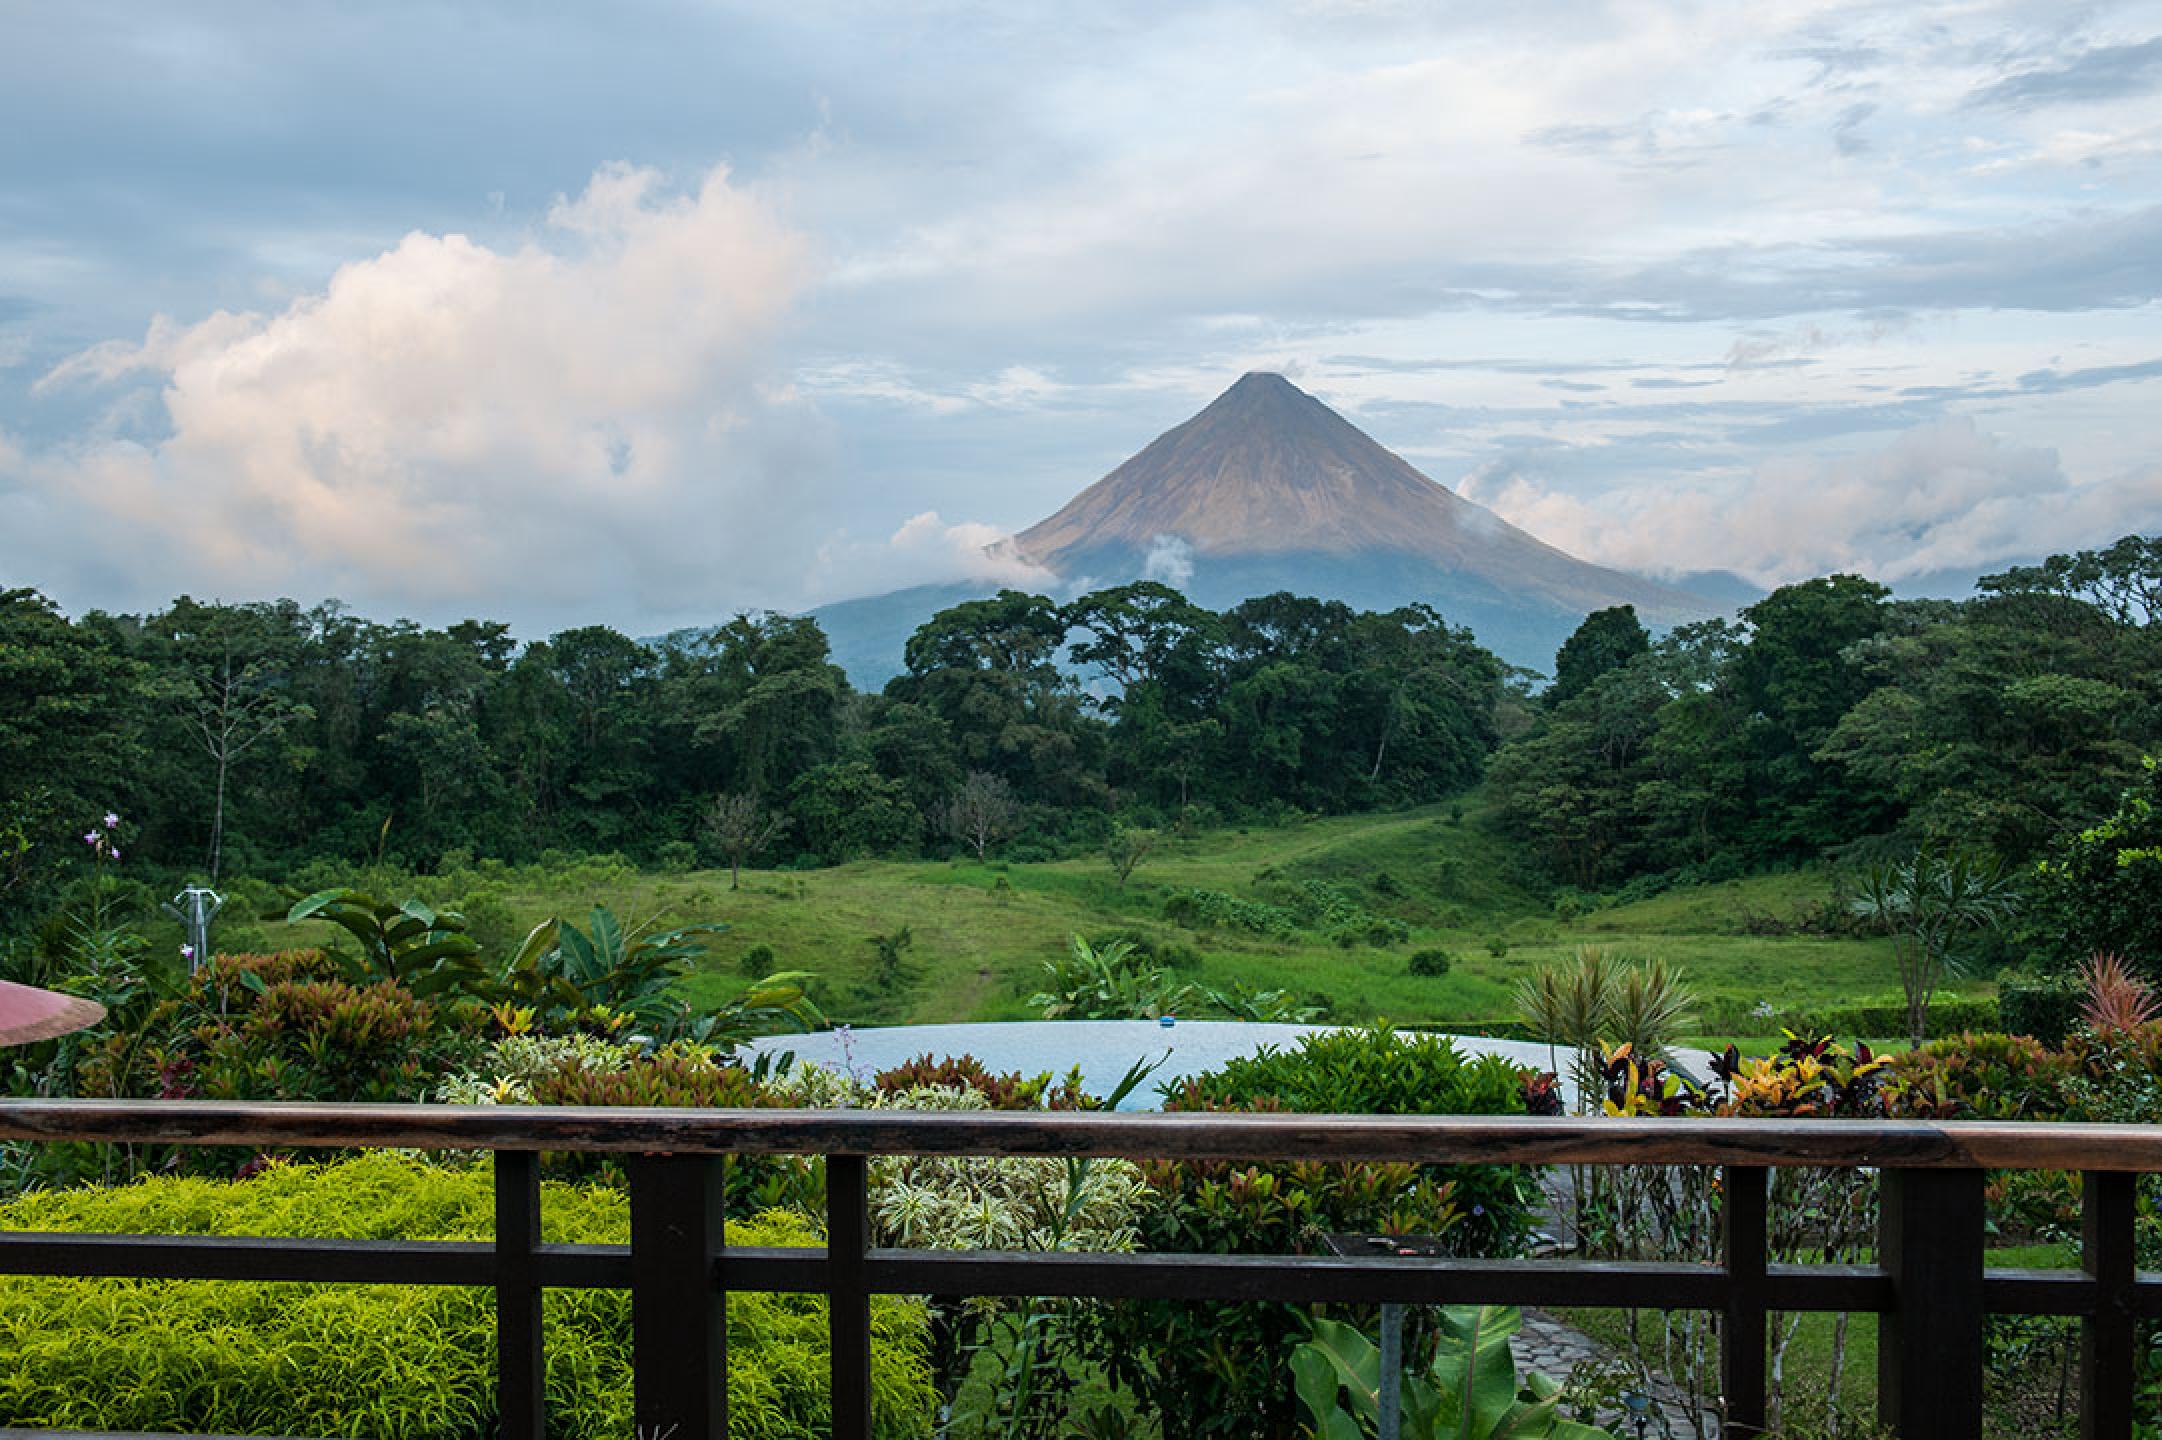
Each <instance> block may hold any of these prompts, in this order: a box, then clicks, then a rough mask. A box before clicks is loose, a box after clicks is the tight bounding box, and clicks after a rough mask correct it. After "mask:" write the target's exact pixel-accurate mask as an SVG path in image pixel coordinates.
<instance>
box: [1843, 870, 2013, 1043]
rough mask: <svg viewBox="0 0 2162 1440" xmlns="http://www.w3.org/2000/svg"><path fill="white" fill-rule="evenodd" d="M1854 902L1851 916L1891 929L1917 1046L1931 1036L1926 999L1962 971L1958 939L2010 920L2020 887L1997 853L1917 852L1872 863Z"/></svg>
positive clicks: (1911, 1033)
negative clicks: (1902, 858) (1960, 968)
mask: <svg viewBox="0 0 2162 1440" xmlns="http://www.w3.org/2000/svg"><path fill="white" fill-rule="evenodd" d="M1851 903H1852V907H1853V910H1854V913H1855V914H1857V915H1859V916H1861V917H1862V918H1863V919H1865V920H1870V921H1873V922H1875V923H1877V924H1880V925H1882V926H1884V927H1885V928H1886V929H1888V930H1890V931H1891V932H1892V937H1893V941H1894V945H1895V953H1896V955H1897V956H1898V962H1899V983H1900V987H1901V988H1902V989H1903V990H1904V991H1905V992H1906V997H1907V1033H1908V1038H1909V1039H1910V1040H1912V1041H1913V1043H1914V1044H1915V1045H1916V1046H1920V1045H1921V1043H1922V1042H1923V1040H1925V1039H1926V1038H1927V1037H1928V1033H1929V1002H1930V998H1931V997H1932V996H1933V995H1935V994H1936V991H1937V987H1938V986H1939V985H1940V984H1942V983H1943V981H1944V978H1945V976H1946V975H1947V974H1950V973H1953V972H1955V971H1956V970H1957V969H1958V968H1959V965H1960V956H1959V952H1958V948H1957V947H1958V945H1959V944H1960V942H1961V940H1962V939H1963V938H1964V937H1965V936H1967V935H1971V934H1973V933H1975V932H1978V931H1984V930H1993V929H1996V928H1997V927H1999V926H2001V925H2003V924H2004V923H2005V922H2006V921H2008V920H2010V919H2011V918H2012V916H2013V915H2014V914H2015V913H2016V912H2017V910H2018V908H2019V891H2018V888H2017V884H2016V881H2015V879H2014V877H2013V876H2012V875H2011V873H2009V872H2008V871H2007V870H2006V869H2005V868H2004V866H2003V865H2002V864H2001V863H2000V862H1999V861H1998V860H1997V859H1995V858H1994V857H1991V856H1981V855H1975V854H1971V853H1968V852H1964V851H1950V852H1946V851H1938V850H1922V851H1919V852H1917V853H1916V854H1915V855H1913V856H1912V857H1911V858H1909V859H1906V860H1895V861H1886V862H1884V863H1881V864H1877V865H1873V866H1871V867H1869V869H1867V870H1865V871H1864V872H1863V873H1862V876H1861V879H1860V882H1859V884H1858V886H1857V888H1856V892H1855V897H1854V899H1853V901H1852V902H1851Z"/></svg>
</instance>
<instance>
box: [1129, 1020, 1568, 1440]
mask: <svg viewBox="0 0 2162 1440" xmlns="http://www.w3.org/2000/svg"><path fill="white" fill-rule="evenodd" d="M1164 1108H1165V1109H1167V1110H1265V1111H1296V1112H1301V1113H1309V1114H1319V1113H1330V1112H1338V1113H1341V1112H1350V1113H1369V1114H1522V1113H1524V1101H1523V1092H1522V1087H1521V1085H1520V1083H1519V1079H1518V1072H1517V1070H1516V1068H1515V1067H1514V1066H1512V1065H1509V1064H1507V1063H1506V1062H1504V1061H1501V1060H1498V1059H1496V1058H1494V1057H1481V1058H1479V1059H1476V1060H1466V1059H1465V1057H1464V1056H1463V1055H1462V1054H1461V1053H1460V1052H1458V1051H1457V1050H1456V1049H1455V1047H1454V1046H1452V1045H1450V1044H1449V1043H1448V1042H1447V1041H1446V1040H1443V1039H1440V1038H1438V1037H1434V1036H1425V1035H1417V1036H1409V1037H1406V1036H1400V1035H1398V1034H1396V1033H1395V1032H1394V1031H1392V1030H1390V1029H1388V1028H1387V1027H1385V1026H1378V1025H1377V1026H1374V1027H1371V1028H1367V1029H1360V1030H1334V1031H1320V1032H1316V1033H1313V1034H1310V1035H1307V1036H1304V1037H1302V1039H1301V1041H1300V1043H1299V1046H1298V1048H1297V1049H1295V1050H1277V1049H1273V1048H1265V1049H1263V1050H1261V1051H1260V1052H1258V1053H1257V1054H1254V1055H1252V1056H1249V1057H1246V1058H1243V1059H1237V1060H1233V1061H1231V1062H1229V1063H1227V1064H1226V1065H1225V1066H1223V1067H1222V1068H1221V1069H1219V1070H1216V1071H1212V1072H1209V1073H1207V1074H1204V1075H1200V1076H1196V1077H1194V1078H1193V1079H1190V1080H1188V1081H1187V1082H1186V1083H1185V1084H1183V1085H1181V1086H1178V1087H1177V1088H1175V1089H1168V1088H1167V1093H1166V1099H1165V1106H1164ZM1142 1172H1143V1174H1144V1175H1146V1176H1147V1177H1148V1180H1149V1183H1150V1186H1151V1188H1152V1190H1153V1192H1154V1196H1155V1198H1154V1200H1153V1201H1152V1203H1151V1204H1150V1205H1149V1206H1148V1207H1147V1208H1146V1209H1145V1210H1144V1211H1143V1214H1142V1216H1141V1220H1140V1230H1141V1235H1142V1239H1143V1241H1144V1242H1145V1243H1146V1246H1147V1248H1148V1249H1150V1250H1170V1251H1188V1252H1194V1251H1199V1252H1203V1253H1219V1254H1221V1253H1231V1254H1279V1255H1281V1254H1318V1253H1326V1245H1327V1238H1326V1237H1327V1236H1328V1235H1330V1234H1331V1233H1345V1232H1349V1233H1389V1234H1420V1235H1431V1236H1440V1237H1443V1238H1444V1240H1445V1241H1446V1242H1447V1244H1448V1246H1449V1247H1450V1248H1451V1249H1453V1250H1455V1251H1457V1252H1458V1253H1486V1254H1491V1253H1511V1252H1513V1251H1515V1250H1516V1249H1517V1248H1518V1247H1519V1245H1520V1244H1521V1241H1522V1238H1523V1236H1524V1235H1525V1234H1526V1233H1527V1231H1528V1229H1529V1225H1530V1207H1531V1202H1532V1201H1533V1199H1534V1198H1535V1197H1536V1186H1535V1184H1534V1181H1533V1179H1532V1177H1531V1174H1530V1172H1528V1171H1522V1170H1518V1169H1514V1168H1511V1167H1504V1166H1480V1167H1444V1166H1414V1165H1359V1164H1324V1163H1320V1162H1307V1163H1303V1164H1294V1165H1277V1166H1259V1165H1254V1166H1234V1165H1227V1164H1182V1163H1174V1162H1159V1163H1155V1164H1149V1165H1144V1166H1143V1167H1142ZM1113 1311H1114V1313H1113V1316H1112V1318H1111V1320H1110V1321H1109V1323H1107V1324H1106V1326H1105V1327H1104V1331H1103V1334H1102V1337H1101V1343H1102V1345H1103V1347H1104V1353H1105V1357H1106V1364H1107V1365H1108V1366H1109V1368H1110V1370H1111V1372H1112V1373H1113V1374H1114V1375H1116V1376H1118V1377H1119V1378H1120V1379H1121V1380H1122V1382H1123V1383H1125V1384H1127V1385H1128V1386H1129V1387H1130V1388H1132V1389H1133V1390H1134V1392H1135V1393H1136V1394H1137V1395H1139V1396H1141V1397H1142V1398H1143V1400H1144V1401H1145V1402H1146V1403H1149V1404H1152V1405H1154V1406H1155V1407H1156V1408H1157V1411H1158V1418H1159V1419H1160V1421H1161V1424H1162V1428H1163V1433H1164V1434H1165V1435H1166V1436H1176V1437H1199V1436H1234V1435H1239V1436H1243V1435H1251V1434H1262V1435H1280V1434H1289V1433H1292V1431H1293V1429H1294V1426H1295V1422H1296V1419H1297V1415H1296V1410H1295V1408H1294V1404H1293V1400H1292V1384H1291V1373H1290V1369H1289V1354H1290V1350H1291V1347H1292V1346H1293V1345H1294V1344H1296V1342H1297V1341H1298V1340H1300V1339H1301V1338H1304V1335H1305V1333H1306V1331H1307V1324H1306V1321H1305V1319H1304V1318H1303V1316H1302V1314H1301V1312H1300V1311H1299V1310H1298V1309H1297V1308H1295V1307H1292V1306H1289V1305H1279V1304H1239V1305H1220V1306H1209V1307H1202V1306H1196V1305H1191V1304H1182V1303H1172V1302H1133V1303H1128V1304H1122V1305H1118V1306H1116V1307H1113ZM1432 1344H1433V1331H1432V1328H1431V1323H1430V1320H1429V1319H1428V1318H1427V1317H1425V1316H1424V1315H1423V1313H1422V1314H1420V1315H1418V1316H1417V1317H1416V1318H1415V1320H1414V1323H1413V1325H1412V1327H1411V1333H1410V1334H1409V1335H1408V1336H1407V1350H1406V1354H1407V1356H1408V1357H1413V1358H1416V1357H1418V1356H1421V1355H1423V1354H1426V1353H1428V1352H1429V1351H1430V1349H1431V1346H1432Z"/></svg>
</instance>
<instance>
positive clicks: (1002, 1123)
mask: <svg viewBox="0 0 2162 1440" xmlns="http://www.w3.org/2000/svg"><path fill="white" fill-rule="evenodd" d="M0 1140H78V1141H92V1142H108V1143H129V1144H166V1145H243V1146H256V1147H261V1148H276V1147H296V1148H337V1147H344V1146H354V1147H361V1148H375V1147H397V1148H404V1149H417V1150H438V1149H440V1150H551V1151H575V1152H588V1153H604V1154H657V1153H667V1154H680V1155H730V1154H742V1155H797V1154H801V1155H966V1156H999V1155H1012V1156H1024V1155H1040V1156H1041V1155H1048V1156H1065V1155H1093V1156H1107V1157H1116V1158H1124V1159H1133V1160H1146V1159H1160V1160H1243V1161H1256V1162H1259V1161H1298V1160H1332V1161H1398V1162H1409V1163H1417V1164H1442V1165H1761V1166H1768V1167H1773V1168H1778V1167H1789V1166H1838V1167H1854V1166H1860V1167H1867V1168H1885V1169H1899V1170H2082V1171H2084V1170H2094V1171H2118V1172H2128V1173H2141V1174H2146V1173H2154V1172H2162V1126H2153V1125H2089V1124H2044V1123H2027V1122H2006V1121H1966V1120H1957V1121H1927V1120H1756V1119H1705V1118H1688V1119H1667V1120H1662V1119H1600V1118H1554V1119H1547V1118H1541V1117H1533V1116H1521V1115H1518V1116H1468V1115H1467V1116H1457V1115H1284V1114H1265V1115H1256V1114H1246V1113H1221V1112H1203V1111H1195V1112H1174V1113H1169V1114H1161V1113H1117V1114H1113V1113H1106V1112H1102V1111H1049V1112H1046V1111H1002V1110H973V1111H966V1110H965V1111H909V1110H791V1109H753V1110H699V1109H674V1108H662V1109H644V1108H617V1107H611V1106H527V1105H503V1106H495V1105H337V1104H295V1103H255V1102H237V1101H236V1102H220V1101H203V1100H0Z"/></svg>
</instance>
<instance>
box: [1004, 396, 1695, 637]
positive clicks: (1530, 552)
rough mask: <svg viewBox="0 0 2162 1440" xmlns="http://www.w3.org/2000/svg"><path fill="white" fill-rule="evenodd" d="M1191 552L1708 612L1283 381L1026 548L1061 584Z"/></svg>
mask: <svg viewBox="0 0 2162 1440" xmlns="http://www.w3.org/2000/svg"><path fill="white" fill-rule="evenodd" d="M1167 540H1177V541H1180V542H1183V543H1184V544H1185V545H1186V546H1188V547H1190V548H1191V551H1192V554H1193V555H1194V557H1195V558H1196V559H1197V560H1199V561H1202V562H1207V561H1209V560H1219V561H1221V560H1231V559H1238V558H1242V557H1260V556H1292V555H1305V556H1318V557H1330V558H1331V559H1332V560H1333V561H1335V562H1338V563H1341V562H1344V561H1355V560H1358V559H1360V558H1361V557H1366V558H1371V559H1374V560H1375V561H1377V562H1379V563H1385V564H1389V565H1391V566H1401V565H1402V563H1403V562H1405V561H1407V560H1410V561H1416V562H1419V563H1421V564H1423V565H1425V566H1428V567H1432V568H1433V569H1434V570H1436V571H1440V572H1445V573H1447V574H1448V575H1450V576H1453V577H1455V578H1457V579H1459V580H1467V581H1476V582H1479V583H1480V584H1481V585H1482V586H1483V587H1486V588H1490V589H1491V590H1493V591H1494V592H1496V593H1497V594H1513V595H1517V596H1519V597H1520V598H1523V599H1526V600H1536V601H1542V602H1546V603H1549V604H1555V605H1559V606H1562V607H1566V608H1570V609H1575V610H1579V611H1584V610H1592V609H1597V608H1599V607H1601V606H1605V605H1616V604H1623V603H1630V604H1635V605H1637V606H1638V607H1639V608H1640V609H1643V610H1645V611H1646V612H1647V616H1646V618H1655V617H1658V616H1676V617H1678V616H1680V615H1683V614H1701V613H1705V612H1706V611H1707V610H1708V609H1709V608H1711V607H1707V606H1705V605H1704V604H1702V603H1701V602H1699V601H1697V600H1696V599H1695V597H1692V596H1688V595H1685V594H1683V593H1681V592H1680V591H1676V590H1673V589H1670V588H1669V587H1666V586H1663V585H1658V584H1655V583H1654V582H1651V581H1648V580H1645V579H1642V578H1641V577H1638V576H1634V575H1625V574H1622V573H1621V572H1619V571H1614V570H1608V569H1604V568H1602V567H1600V566H1596V565H1591V564H1587V563H1585V562H1584V561H1581V560H1578V559H1576V558H1574V557H1573V556H1570V555H1568V554H1565V553H1564V552H1562V551H1560V550H1557V549H1555V548H1554V547H1553V546H1551V545H1547V544H1545V543H1544V542H1542V541H1540V540H1537V539H1535V538H1533V537H1532V536H1531V535H1528V534H1526V533H1525V532H1524V531H1522V530H1519V529H1517V528H1516V527H1515V526H1513V525H1511V524H1509V523H1508V522H1507V521H1505V520H1503V519H1502V518H1501V517H1500V516H1498V515H1496V514H1494V513H1493V512H1492V511H1490V510H1487V509H1485V508H1484V507H1482V506H1479V505H1475V504H1473V503H1472V502H1470V501H1468V500H1465V499H1463V498H1461V497H1459V496H1458V495H1456V494H1454V493H1453V492H1451V491H1449V490H1448V489H1446V488H1444V487H1443V486H1440V485H1437V484H1435V483H1434V482H1433V481H1432V480H1429V479H1428V478H1427V477H1426V476H1424V475H1422V474H1420V473H1419V472H1418V471H1417V470H1416V469H1414V468H1413V467H1412V466H1411V465H1410V464H1408V463H1406V462H1405V461H1404V460H1403V459H1402V458H1401V457H1400V456H1398V455H1395V454H1393V453H1392V452H1390V451H1389V450H1387V449H1385V448H1384V447H1383V446H1381V445H1380V444H1379V443H1377V442H1376V441H1375V440H1374V439H1373V438H1372V437H1371V436H1369V435H1367V434H1366V433H1365V432H1364V431H1362V430H1360V429H1359V428H1358V427H1357V426H1355V425H1353V424H1352V423H1351V422H1350V421H1348V420H1346V419H1345V418H1344V417H1343V416H1341V415H1339V414H1337V413H1336V412H1335V411H1334V410H1331V409H1330V408H1329V407H1328V406H1327V405H1324V404H1323V403H1322V402H1321V401H1319V400H1317V399H1315V398H1314V397H1313V396H1311V395H1309V394H1307V393H1306V392H1305V391H1304V390H1301V389H1299V387H1298V386H1296V385H1294V384H1292V383H1291V382H1290V381H1289V380H1286V379H1285V378H1284V377H1283V376H1281V375H1274V374H1267V373H1261V372H1256V373H1252V374H1247V375H1243V376H1241V377H1240V378H1239V380H1238V382H1237V383H1236V384H1234V385H1233V386H1232V387H1231V388H1230V389H1229V390H1226V391H1225V392H1224V393H1223V394H1222V395H1219V396H1218V397H1217V398H1216V399H1215V400H1214V401H1213V402H1211V403H1210V404H1209V406H1208V408H1206V409H1204V410H1203V411H1201V413H1200V414H1198V415H1196V416H1194V418H1193V419H1191V420H1188V421H1187V422H1186V423H1185V424H1183V425H1180V426H1178V427H1177V428H1176V429H1173V430H1169V431H1166V432H1165V433H1164V434H1162V435H1160V436H1158V437H1157V438H1156V439H1155V440H1154V441H1153V442H1152V443H1151V444H1150V445H1149V446H1148V448H1146V449H1144V450H1143V451H1141V452H1140V453H1139V454H1138V455H1135V456H1134V457H1133V458H1132V459H1131V460H1128V461H1127V462H1126V463H1125V464H1123V465H1121V466H1119V467H1118V468H1117V469H1116V470H1113V471H1112V472H1111V473H1110V474H1109V475H1106V476H1105V477H1104V478H1103V479H1101V480H1099V481H1097V482H1096V483H1095V484H1094V485H1091V486H1090V487H1089V488H1088V489H1086V490H1084V491H1082V492H1081V493H1080V494H1079V495H1077V496H1075V497H1074V499H1073V501H1072V502H1071V503H1070V504H1068V505H1067V506H1066V507H1065V508H1064V509H1062V510H1060V511H1059V512H1058V513H1057V514H1055V515H1053V516H1051V517H1050V518H1049V519H1047V520H1044V521H1041V522H1039V523H1038V524H1036V525H1034V526H1031V527H1030V528H1029V529H1027V530H1024V531H1022V532H1021V533H1020V534H1019V535H1018V536H1016V537H1014V546H1015V548H1016V549H1017V550H1019V551H1020V553H1021V554H1023V555H1025V556H1026V557H1028V558H1029V559H1030V560H1033V561H1035V562H1036V563H1037V564H1040V565H1043V566H1045V567H1047V568H1049V569H1051V570H1054V571H1057V572H1060V573H1069V572H1071V571H1074V570H1075V569H1076V568H1079V567H1086V568H1097V567H1101V566H1102V565H1103V563H1104V559H1105V557H1107V556H1112V555H1117V554H1120V553H1122V552H1123V553H1126V554H1135V555H1139V554H1145V553H1148V552H1149V551H1151V550H1152V549H1156V548H1158V547H1161V546H1162V545H1163V544H1164V543H1165V542H1166V541H1167Z"/></svg>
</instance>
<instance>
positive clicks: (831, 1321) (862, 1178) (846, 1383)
mask: <svg viewBox="0 0 2162 1440" xmlns="http://www.w3.org/2000/svg"><path fill="white" fill-rule="evenodd" d="M870 1246H871V1211H870V1180H869V1167H868V1166H867V1165H866V1163H865V1160H864V1157H863V1156H861V1155H828V1156H827V1157H826V1305H827V1310H826V1314H827V1322H826V1323H827V1340H828V1344H829V1346H830V1347H831V1350H830V1353H831V1355H832V1361H833V1387H832V1388H833V1440H870V1435H871V1289H870V1277H869V1275H868V1273H867V1272H866V1271H865V1269H864V1257H865V1255H866V1253H867V1252H868V1251H869V1249H870Z"/></svg>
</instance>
